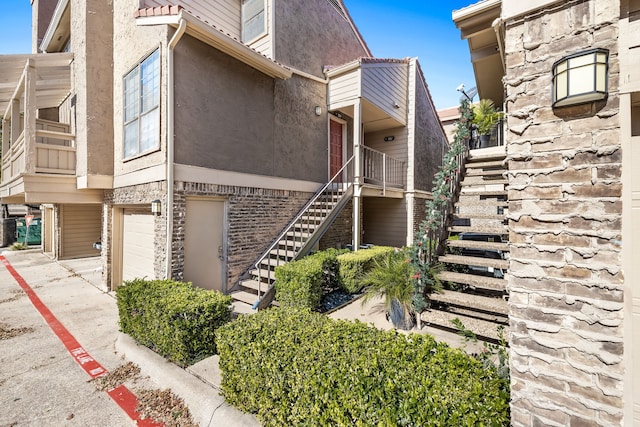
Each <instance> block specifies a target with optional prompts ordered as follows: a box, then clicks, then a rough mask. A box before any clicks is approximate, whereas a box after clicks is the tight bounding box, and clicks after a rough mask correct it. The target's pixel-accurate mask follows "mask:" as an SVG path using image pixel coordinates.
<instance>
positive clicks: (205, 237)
mask: <svg viewBox="0 0 640 427" xmlns="http://www.w3.org/2000/svg"><path fill="white" fill-rule="evenodd" d="M186 202H187V206H186V207H187V212H186V218H185V229H184V280H185V281H186V282H192V283H193V285H194V286H198V287H200V288H205V289H216V290H219V291H225V290H226V281H225V280H223V274H224V265H225V259H226V247H225V244H224V217H225V202H224V200H216V199H201V198H187V200H186Z"/></svg>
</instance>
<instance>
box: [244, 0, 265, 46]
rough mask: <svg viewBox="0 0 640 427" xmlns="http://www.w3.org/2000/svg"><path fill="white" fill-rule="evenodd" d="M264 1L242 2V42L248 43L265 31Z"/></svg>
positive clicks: (247, 0) (251, 0)
mask: <svg viewBox="0 0 640 427" xmlns="http://www.w3.org/2000/svg"><path fill="white" fill-rule="evenodd" d="M265 3H266V0H242V41H243V42H244V43H249V42H250V41H251V40H253V39H255V38H257V37H258V36H261V35H262V34H264V33H265V32H266V31H267V25H266V18H265V9H266V5H265Z"/></svg>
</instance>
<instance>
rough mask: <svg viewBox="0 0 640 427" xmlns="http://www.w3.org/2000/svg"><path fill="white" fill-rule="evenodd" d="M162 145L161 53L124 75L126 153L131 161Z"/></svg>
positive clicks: (126, 156)
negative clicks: (134, 157) (132, 158)
mask: <svg viewBox="0 0 640 427" xmlns="http://www.w3.org/2000/svg"><path fill="white" fill-rule="evenodd" d="M159 146H160V51H158V50H156V51H155V52H153V53H152V54H151V55H149V56H147V57H146V58H145V59H144V60H142V62H140V63H139V64H138V65H137V66H136V67H135V68H134V69H133V70H131V71H130V72H129V73H128V74H127V75H126V76H124V152H123V157H124V158H125V159H126V158H129V157H133V156H136V155H138V154H142V153H145V152H148V151H152V150H156V149H158V148H159Z"/></svg>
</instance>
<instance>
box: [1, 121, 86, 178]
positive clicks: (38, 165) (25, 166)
mask: <svg viewBox="0 0 640 427" xmlns="http://www.w3.org/2000/svg"><path fill="white" fill-rule="evenodd" d="M36 128H37V129H33V130H32V132H33V131H35V136H36V138H35V143H34V144H35V145H34V147H33V150H31V147H28V146H27V145H29V144H26V143H25V141H27V140H31V138H26V137H25V135H26V134H28V133H29V131H30V130H28V129H27V130H25V131H23V132H22V133H21V134H20V136H19V137H18V138H17V139H16V141H14V142H13V143H12V144H11V145H10V146H9V147H8V150H7V152H6V153H4V155H3V156H2V183H3V184H4V183H7V182H10V181H11V180H13V179H14V178H16V177H17V176H18V175H20V174H22V173H27V174H32V173H48V174H59V175H75V173H76V148H75V142H74V141H75V136H74V135H72V134H71V133H69V125H66V124H64V123H57V122H50V121H48V120H41V119H37V120H36ZM53 129H55V130H53ZM26 153H33V158H32V159H27V154H26Z"/></svg>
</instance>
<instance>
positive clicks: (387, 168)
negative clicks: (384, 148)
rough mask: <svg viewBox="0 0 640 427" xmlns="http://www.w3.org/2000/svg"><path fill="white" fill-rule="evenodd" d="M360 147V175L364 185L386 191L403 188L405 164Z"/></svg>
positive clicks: (383, 154)
mask: <svg viewBox="0 0 640 427" xmlns="http://www.w3.org/2000/svg"><path fill="white" fill-rule="evenodd" d="M361 147H362V175H363V178H364V183H365V184H373V185H379V186H381V187H383V191H386V188H387V187H393V188H404V186H405V178H406V168H405V163H404V162H403V161H400V160H398V159H394V158H393V157H391V156H389V155H387V154H385V153H383V152H380V151H378V150H374V149H373V148H369V147H367V146H364V145H363V146H361Z"/></svg>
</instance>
